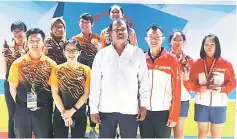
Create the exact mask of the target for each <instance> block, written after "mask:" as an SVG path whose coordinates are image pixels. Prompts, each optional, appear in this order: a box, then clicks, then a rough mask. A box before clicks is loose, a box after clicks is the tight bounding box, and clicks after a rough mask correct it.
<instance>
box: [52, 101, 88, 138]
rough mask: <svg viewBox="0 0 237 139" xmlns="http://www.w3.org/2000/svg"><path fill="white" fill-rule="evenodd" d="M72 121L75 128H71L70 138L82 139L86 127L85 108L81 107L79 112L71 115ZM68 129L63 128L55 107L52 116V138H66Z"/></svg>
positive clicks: (62, 121)
mask: <svg viewBox="0 0 237 139" xmlns="http://www.w3.org/2000/svg"><path fill="white" fill-rule="evenodd" d="M79 110H81V109H79ZM72 119H73V120H74V121H75V126H74V127H71V137H72V138H84V137H85V133H86V127H87V116H86V108H85V106H83V107H82V110H81V111H80V112H76V113H75V114H74V115H73V117H72ZM68 129H69V127H66V126H65V123H64V120H63V119H62V116H61V113H60V111H59V110H58V108H57V107H55V110H54V115H53V131H54V138H68Z"/></svg>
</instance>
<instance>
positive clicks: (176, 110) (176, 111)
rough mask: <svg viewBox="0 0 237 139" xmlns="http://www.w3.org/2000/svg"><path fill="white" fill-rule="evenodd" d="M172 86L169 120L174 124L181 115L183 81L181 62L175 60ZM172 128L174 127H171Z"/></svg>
mask: <svg viewBox="0 0 237 139" xmlns="http://www.w3.org/2000/svg"><path fill="white" fill-rule="evenodd" d="M171 76H172V77H171V83H172V84H171V85H172V100H171V106H170V109H169V120H170V121H172V122H177V121H178V119H179V115H180V103H181V97H180V96H181V80H180V68H179V62H178V60H177V59H176V58H175V59H174V61H173V66H172V75H171ZM170 127H173V126H172V125H170Z"/></svg>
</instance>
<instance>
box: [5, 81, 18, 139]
mask: <svg viewBox="0 0 237 139" xmlns="http://www.w3.org/2000/svg"><path fill="white" fill-rule="evenodd" d="M4 96H5V100H6V104H7V109H8V138H15V137H16V136H15V133H14V120H13V115H14V112H15V107H16V103H15V102H14V100H13V98H12V96H11V93H10V89H9V83H8V82H7V81H5V82H4Z"/></svg>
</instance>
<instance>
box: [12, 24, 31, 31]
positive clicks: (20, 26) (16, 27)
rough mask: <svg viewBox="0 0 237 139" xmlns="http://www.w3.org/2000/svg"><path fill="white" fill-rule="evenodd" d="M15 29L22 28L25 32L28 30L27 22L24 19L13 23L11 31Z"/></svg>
mask: <svg viewBox="0 0 237 139" xmlns="http://www.w3.org/2000/svg"><path fill="white" fill-rule="evenodd" d="M15 29H20V30H22V31H24V32H26V31H27V27H26V25H25V23H24V22H22V21H15V22H13V23H12V24H11V32H12V31H13V30H15Z"/></svg>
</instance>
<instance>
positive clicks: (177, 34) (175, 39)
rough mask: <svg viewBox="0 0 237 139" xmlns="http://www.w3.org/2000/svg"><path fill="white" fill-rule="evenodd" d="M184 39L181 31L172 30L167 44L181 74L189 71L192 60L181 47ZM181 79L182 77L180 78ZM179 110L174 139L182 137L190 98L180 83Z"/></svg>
mask: <svg viewBox="0 0 237 139" xmlns="http://www.w3.org/2000/svg"><path fill="white" fill-rule="evenodd" d="M185 41H186V37H185V35H184V33H183V32H182V31H181V30H174V31H173V32H172V33H171V34H170V36H169V42H170V45H171V47H172V49H171V53H172V54H174V55H175V56H176V57H177V58H178V60H179V63H180V71H181V74H183V72H184V70H190V68H191V64H192V63H193V59H191V58H190V57H189V56H188V55H186V54H184V52H183V45H184V42H185ZM181 79H182V76H181ZM181 84H182V85H181V108H180V117H179V120H178V123H177V125H176V126H175V127H174V128H173V132H174V138H183V137H184V124H185V120H186V118H187V116H188V110H189V100H190V98H191V96H190V94H189V91H188V90H187V89H186V88H185V87H184V85H183V83H182V81H181Z"/></svg>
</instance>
